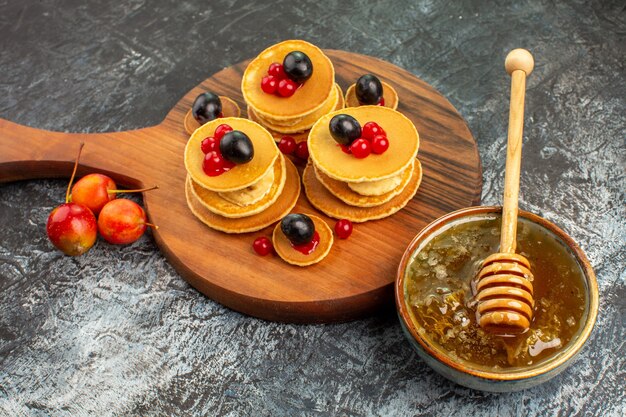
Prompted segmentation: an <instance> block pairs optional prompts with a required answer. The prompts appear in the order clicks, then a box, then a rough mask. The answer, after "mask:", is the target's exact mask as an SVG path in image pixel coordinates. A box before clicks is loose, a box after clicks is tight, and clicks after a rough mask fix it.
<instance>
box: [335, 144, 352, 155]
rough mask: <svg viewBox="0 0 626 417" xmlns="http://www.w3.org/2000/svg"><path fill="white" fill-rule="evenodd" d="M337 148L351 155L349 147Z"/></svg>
mask: <svg viewBox="0 0 626 417" xmlns="http://www.w3.org/2000/svg"><path fill="white" fill-rule="evenodd" d="M337 146H339V147H341V150H342V151H343V152H344V153H347V154H351V153H352V151H351V150H350V147H349V146H347V145H337Z"/></svg>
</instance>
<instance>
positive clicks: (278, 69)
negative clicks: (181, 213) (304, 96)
mask: <svg viewBox="0 0 626 417" xmlns="http://www.w3.org/2000/svg"><path fill="white" fill-rule="evenodd" d="M301 85H302V84H298V83H297V82H295V81H294V80H292V79H291V78H289V77H288V76H287V73H285V69H284V67H283V64H279V63H278V62H274V63H272V64H271V65H270V67H269V69H268V70H267V75H266V76H265V77H263V79H261V89H262V90H263V92H264V93H266V94H275V95H277V96H279V97H291V96H293V94H294V93H295V92H296V90H297V89H298V88H299V87H300V86H301Z"/></svg>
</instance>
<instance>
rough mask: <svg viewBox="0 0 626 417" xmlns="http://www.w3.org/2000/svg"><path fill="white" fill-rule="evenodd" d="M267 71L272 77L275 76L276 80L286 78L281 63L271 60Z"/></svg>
mask: <svg viewBox="0 0 626 417" xmlns="http://www.w3.org/2000/svg"><path fill="white" fill-rule="evenodd" d="M267 73H268V74H269V75H271V76H272V77H275V78H276V80H277V81H280V80H283V79H285V78H287V74H285V69H284V68H283V64H279V63H278V62H273V63H272V64H271V65H270V68H269V70H267Z"/></svg>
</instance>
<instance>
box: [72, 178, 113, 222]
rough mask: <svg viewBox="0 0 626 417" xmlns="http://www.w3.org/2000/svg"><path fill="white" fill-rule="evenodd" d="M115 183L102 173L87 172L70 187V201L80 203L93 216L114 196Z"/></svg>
mask: <svg viewBox="0 0 626 417" xmlns="http://www.w3.org/2000/svg"><path fill="white" fill-rule="evenodd" d="M116 192H117V185H115V181H113V180H112V179H111V178H110V177H108V176H106V175H103V174H88V175H85V176H84V177H82V178H81V179H80V180H78V181H76V183H75V184H74V186H73V187H72V202H74V203H77V204H82V205H83V206H85V207H87V208H88V209H89V210H91V211H92V212H93V214H94V215H95V216H97V215H98V213H100V210H102V207H104V205H105V204H106V203H108V202H109V201H111V200H114V199H115V197H116Z"/></svg>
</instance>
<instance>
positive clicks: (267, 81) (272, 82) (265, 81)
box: [261, 75, 278, 94]
mask: <svg viewBox="0 0 626 417" xmlns="http://www.w3.org/2000/svg"><path fill="white" fill-rule="evenodd" d="M261 90H263V92H264V93H266V94H274V93H276V90H278V80H277V79H276V77H273V76H271V75H266V76H265V77H263V78H262V79H261Z"/></svg>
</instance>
